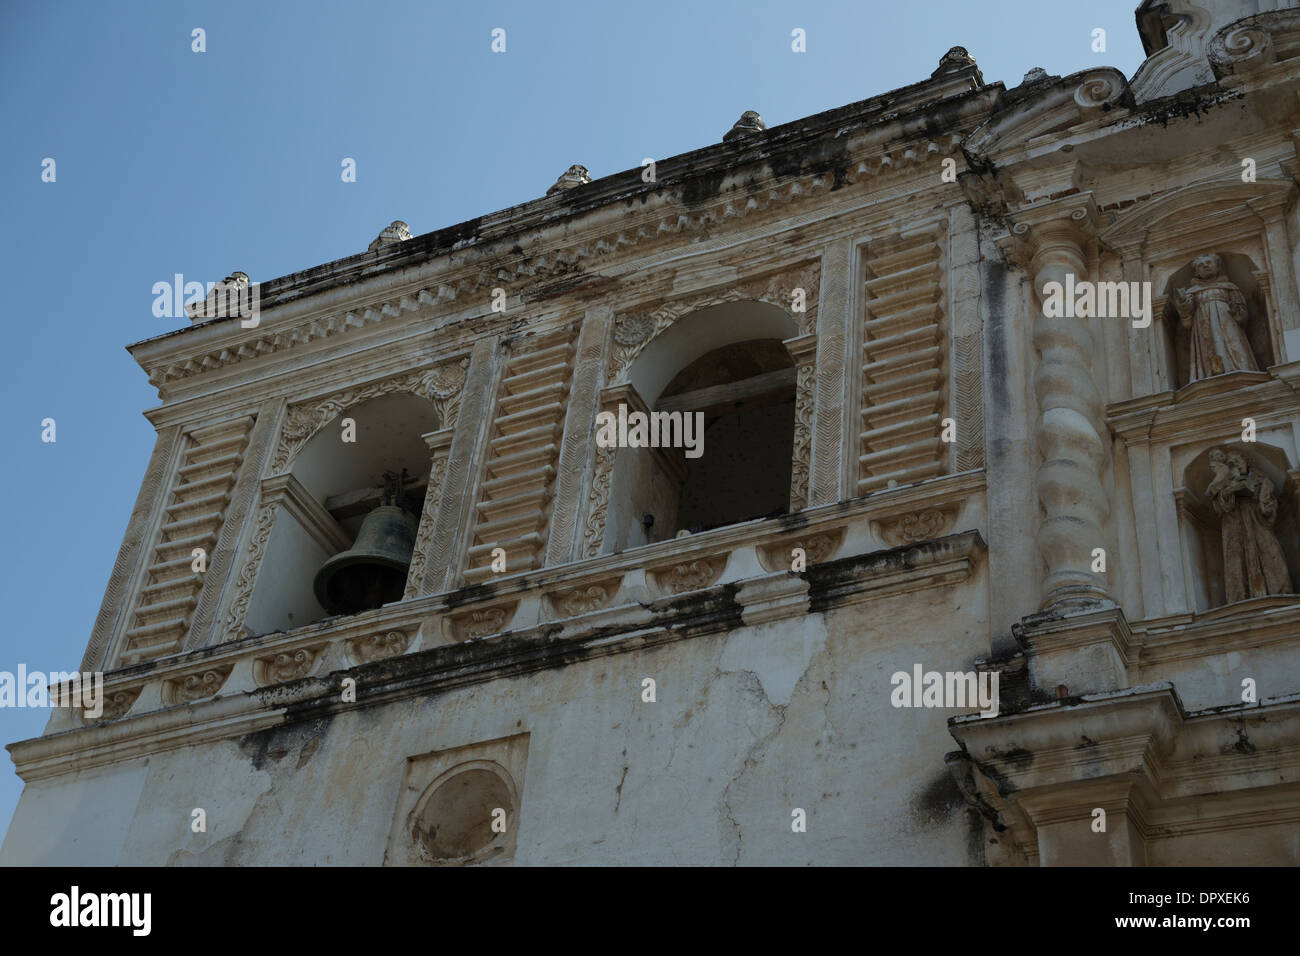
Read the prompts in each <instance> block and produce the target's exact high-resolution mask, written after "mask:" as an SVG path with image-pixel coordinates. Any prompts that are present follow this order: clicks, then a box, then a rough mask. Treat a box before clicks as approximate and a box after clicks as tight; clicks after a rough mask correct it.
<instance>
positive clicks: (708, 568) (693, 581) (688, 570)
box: [650, 554, 727, 594]
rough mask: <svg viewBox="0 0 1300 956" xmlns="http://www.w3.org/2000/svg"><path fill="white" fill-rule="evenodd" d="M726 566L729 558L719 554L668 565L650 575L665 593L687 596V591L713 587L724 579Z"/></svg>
mask: <svg viewBox="0 0 1300 956" xmlns="http://www.w3.org/2000/svg"><path fill="white" fill-rule="evenodd" d="M726 565H727V556H726V555H725V554H717V555H713V556H711V557H706V558H695V559H693V560H690V561H683V562H681V563H680V564H672V565H668V566H667V567H663V568H659V569H657V570H654V571H651V572H650V575H651V577H652V578H653V579H654V582H655V584H656V585H658V587H659V589H660V590H661V591H663V592H664V593H666V594H685V593H686V592H687V591H698V590H700V589H701V588H707V587H710V586H711V585H713V584H714V582H716V581H717V580H718V578H720V577H722V569H723V568H724V567H726Z"/></svg>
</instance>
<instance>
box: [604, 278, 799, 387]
mask: <svg viewBox="0 0 1300 956" xmlns="http://www.w3.org/2000/svg"><path fill="white" fill-rule="evenodd" d="M820 281H821V261H820V260H818V259H810V260H808V261H806V262H800V263H795V264H792V265H788V266H784V267H782V268H780V269H778V270H776V271H771V272H768V273H766V274H764V275H761V276H757V277H755V278H750V279H745V280H742V281H740V282H738V283H737V284H736V285H734V286H732V287H730V288H722V289H714V290H712V291H709V292H705V293H701V294H698V295H693V296H687V297H684V298H680V299H674V300H672V301H671V302H666V303H664V304H663V305H660V306H659V307H658V308H656V309H653V310H650V311H648V312H647V311H644V310H638V311H635V312H632V313H629V314H620V315H619V316H618V318H617V320H616V321H615V323H614V351H613V354H612V356H611V357H610V372H609V376H608V379H607V380H608V381H610V382H619V381H623V380H625V379H626V376H627V373H628V370H629V369H631V367H632V363H633V362H634V361H636V357H637V356H638V355H640V354H641V351H642V349H644V348H645V347H646V346H647V345H649V344H650V342H652V341H653V340H654V338H655V337H656V336H657V335H659V334H660V333H661V332H663V331H664V329H666V328H668V327H669V326H670V325H672V324H673V323H674V322H676V321H677V320H678V319H680V318H682V317H683V316H685V315H689V314H690V313H692V312H698V311H700V310H701V309H707V308H709V307H710V306H714V305H725V304H726V303H728V302H744V301H757V302H766V303H768V304H769V305H774V306H776V307H777V308H779V309H782V310H784V311H785V312H786V313H787V314H789V315H790V317H791V318H792V319H794V321H795V323H796V324H797V325H798V327H799V332H800V333H801V334H807V333H810V332H813V331H815V330H816V328H817V299H818V292H819V284H820ZM795 289H803V291H804V311H803V312H791V311H790V306H791V304H792V302H793V292H794V290H795Z"/></svg>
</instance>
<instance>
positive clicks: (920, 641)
mask: <svg viewBox="0 0 1300 956" xmlns="http://www.w3.org/2000/svg"><path fill="white" fill-rule="evenodd" d="M1136 19H1137V26H1138V29H1139V31H1140V33H1141V37H1142V40H1143V43H1144V46H1145V48H1146V51H1147V54H1148V58H1147V59H1146V61H1145V62H1144V63H1143V65H1142V66H1141V68H1140V69H1139V70H1138V71H1137V72H1136V73H1135V74H1134V75H1133V76H1132V77H1125V76H1124V75H1123V74H1122V73H1120V72H1119V71H1117V70H1114V69H1111V68H1107V67H1098V68H1095V69H1090V70H1087V71H1085V72H1082V73H1076V74H1074V75H1071V76H1056V75H1051V74H1049V73H1048V72H1046V71H1045V70H1042V69H1035V70H1033V71H1031V72H1030V73H1029V74H1028V75H1026V76H1025V78H1024V80H1023V81H1022V82H1020V83H1019V84H1017V85H1015V86H1011V87H1008V86H1006V85H1004V84H1002V83H997V82H986V81H985V79H984V77H983V76H982V75H981V72H980V70H979V68H978V66H977V65H976V63H975V61H974V59H973V58H972V57H971V55H970V54H969V53H968V52H967V51H966V50H964V49H961V48H954V49H952V50H950V51H949V52H948V53H947V54H945V55H944V56H943V58H942V60H941V61H940V63H939V64H938V67H937V69H935V70H934V72H933V73H932V74H931V76H930V77H929V78H928V79H925V80H922V81H920V82H917V83H914V84H912V85H909V86H905V87H903V88H901V89H897V90H894V91H891V92H889V93H885V94H883V95H880V96H875V97H873V98H871V99H868V100H864V101H861V102H857V103H853V104H851V105H849V106H845V107H843V108H840V109H836V110H831V111H829V112H826V113H822V114H819V115H816V116H812V117H808V118H806V119H802V120H799V121H796V122H793V123H788V124H785V125H782V126H775V127H771V128H768V127H766V126H765V124H764V123H763V121H762V119H761V118H760V117H759V115H758V114H757V113H752V112H751V113H746V114H744V115H743V116H742V117H741V118H740V120H739V121H738V122H737V123H736V124H735V125H734V126H733V127H732V128H731V130H730V131H728V132H726V134H725V135H724V136H723V137H722V138H721V141H720V142H719V143H717V144H715V145H713V146H709V147H706V148H703V149H700V150H697V151H695V152H692V153H688V154H684V155H681V156H676V157H672V158H670V159H664V160H660V161H658V162H657V163H655V164H653V165H652V166H647V167H642V168H638V169H632V170H628V171H626V172H623V173H617V174H614V175H611V176H606V177H604V178H600V179H592V178H591V177H590V176H589V174H588V173H587V171H586V170H585V169H584V168H583V167H581V166H573V167H571V168H570V169H569V170H568V171H566V172H565V173H564V174H563V175H561V176H560V178H559V179H558V180H557V181H556V182H555V184H554V185H553V186H552V187H551V188H550V189H549V190H548V191H547V192H546V194H545V196H543V197H542V198H539V199H537V200H534V201H531V202H527V203H524V204H522V205H519V206H516V207H513V208H510V209H506V210H503V211H501V212H497V213H494V214H491V215H486V216H483V217H481V218H479V219H476V220H473V221H470V222H466V223H462V224H460V225H457V226H454V227H451V228H447V229H442V230H440V231H437V232H432V233H428V234H425V235H419V236H412V235H411V232H410V230H409V228H408V227H407V225H406V224H405V223H402V222H394V223H393V224H392V225H391V226H389V227H388V228H386V229H384V230H383V232H382V233H380V235H379V236H378V237H377V238H376V239H375V240H374V241H373V242H372V243H370V247H369V249H367V250H366V251H364V252H358V253H357V254H356V255H353V256H351V257H349V258H346V259H342V260H338V261H335V262H330V263H326V264H324V265H321V266H318V267H316V268H313V269H309V270H306V271H303V272H299V273H295V274H293V275H289V276H285V277H282V278H279V279H274V280H271V281H265V282H260V283H258V284H256V286H253V285H251V284H250V283H249V280H248V277H247V276H245V275H244V274H242V273H236V274H234V275H232V276H231V277H230V278H229V279H228V280H227V281H226V282H225V283H223V284H222V285H221V286H219V287H218V289H217V290H214V295H213V296H210V297H209V301H208V302H207V303H202V304H197V305H195V306H193V307H192V309H191V312H192V315H191V318H192V323H191V325H190V327H188V328H185V329H183V330H179V331H176V332H172V333H169V334H166V335H162V336H159V337H156V338H152V339H148V340H146V341H143V342H139V343H136V344H135V345H132V346H131V347H130V351H131V353H132V355H133V356H134V358H135V359H136V360H137V362H138V363H139V364H140V365H141V367H142V368H143V369H144V370H145V372H146V373H147V374H148V376H149V381H150V382H151V383H152V384H153V385H154V386H156V387H157V389H158V393H159V396H160V399H161V404H160V405H159V406H158V407H156V408H154V409H152V410H150V411H149V412H147V416H148V418H149V420H150V421H151V422H152V423H153V425H154V426H155V427H156V428H157V434H158V438H157V444H156V447H155V450H154V453H153V456H152V458H151V459H150V461H149V465H148V469H147V472H146V474H145V478H144V482H143V486H142V488H141V490H140V494H139V497H138V499H137V501H136V504H135V508H134V511H133V512H132V513H131V518H130V522H129V525H128V528H127V531H126V537H125V540H124V541H123V544H122V548H121V552H120V554H119V556H118V559H117V562H116V564H115V566H114V568H113V571H112V577H111V580H110V582H109V585H108V589H107V592H106V594H105V598H104V602H103V605H102V609H101V612H100V614H99V617H98V619H97V620H96V622H95V626H94V629H93V632H92V634H91V636H90V639H89V642H88V646H87V649H86V654H85V659H84V661H83V664H82V670H84V671H102V672H103V673H104V680H105V691H104V693H105V697H104V707H103V713H102V714H99V715H98V716H97V717H93V718H92V717H87V716H85V715H84V714H82V713H81V712H79V711H77V710H75V709H71V708H61V709H56V710H54V711H53V712H52V717H51V720H50V723H49V725H48V727H47V729H46V731H45V733H44V734H43V735H42V736H40V737H38V738H35V739H32V740H26V741H21V742H18V743H13V744H10V745H9V748H8V749H9V752H10V755H11V757H12V759H13V761H14V764H15V766H16V768H17V772H18V773H19V774H20V775H21V776H22V778H23V779H24V781H25V784H26V787H25V790H24V793H23V796H22V798H21V801H20V803H19V806H18V809H17V812H16V814H15V817H14V820H13V822H12V823H11V825H10V828H9V831H8V834H7V836H6V838H5V841H4V844H3V848H2V849H0V863H4V864H10V865H13V864H52V863H58V864H74V865H113V864H143V865H243V864H291V865H331V864H341V865H416V866H420V865H463V864H488V865H509V864H516V865H538V864H615V865H616V864H700V865H729V864H791V865H806V864H841V865H844V864H848V865H855V864H916V863H923V864H944V865H973V866H984V865H1005V866H1040V865H1059V864H1076V865H1077V864H1086V865H1119V866H1137V865H1173V864H1191V865H1195V864H1209V863H1214V864H1271V865H1278V864H1295V863H1298V862H1300V593H1297V592H1300V487H1298V484H1297V483H1298V482H1300V286H1298V285H1297V271H1298V270H1300V207H1298V206H1297V203H1296V198H1297V180H1296V174H1297V172H1298V171H1300V170H1298V169H1297V166H1298V164H1300V156H1298V155H1297V144H1298V142H1300V140H1298V139H1297V133H1298V131H1300V126H1297V123H1300V99H1298V98H1297V97H1298V95H1300V7H1297V6H1294V5H1292V4H1291V3H1289V2H1280V0H1277V2H1275V0H1197V2H1192V0H1164V2H1151V0H1147V2H1144V3H1143V4H1142V5H1141V6H1140V7H1139V8H1138V10H1137V17H1136ZM250 290H251V291H255V293H256V294H255V295H253V296H251V297H250V296H248V295H247V293H248V292H249V291H250ZM217 292H219V293H220V294H215V293H217ZM250 299H251V301H252V302H254V303H255V304H256V307H255V309H253V310H252V311H247V310H240V309H232V308H230V307H229V303H231V302H247V301H249V300H250ZM216 300H221V302H222V303H224V305H217V306H215V307H214V305H213V303H214V301H216ZM88 808H93V812H90V810H89V809H88Z"/></svg>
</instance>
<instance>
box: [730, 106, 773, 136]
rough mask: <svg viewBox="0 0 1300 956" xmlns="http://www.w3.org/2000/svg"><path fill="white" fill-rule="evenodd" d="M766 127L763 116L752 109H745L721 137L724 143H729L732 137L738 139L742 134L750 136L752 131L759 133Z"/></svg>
mask: <svg viewBox="0 0 1300 956" xmlns="http://www.w3.org/2000/svg"><path fill="white" fill-rule="evenodd" d="M765 129H767V124H766V123H764V122H763V117H761V116H759V115H758V114H757V113H756V112H754V111H753V110H745V112H743V113H741V114H740V119H738V120H736V122H735V124H734V125H733V126H732V127H731V129H730V130H729V131H728V132H727V134H726V135H725V136H723V137H722V141H723V142H724V143H729V142H731V141H732V140H733V139H739V138H740V137H742V136H752V135H753V134H754V133H761V132H763V130H765Z"/></svg>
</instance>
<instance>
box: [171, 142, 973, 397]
mask: <svg viewBox="0 0 1300 956" xmlns="http://www.w3.org/2000/svg"><path fill="white" fill-rule="evenodd" d="M961 141H962V134H961V133H960V132H956V133H951V134H945V135H943V136H939V137H936V138H934V139H930V138H928V137H922V138H920V139H915V140H907V141H903V142H898V141H891V142H889V143H887V144H886V143H883V142H882V143H880V144H878V145H876V146H873V147H872V148H870V149H869V150H868V149H864V150H863V151H862V153H861V155H860V157H857V158H855V159H853V160H850V161H848V162H847V164H846V165H845V167H844V169H843V170H842V175H840V176H839V177H838V179H839V184H840V185H842V186H852V185H854V184H856V183H858V182H859V181H860V180H863V179H866V178H875V177H879V176H886V175H889V174H892V173H896V172H899V171H902V170H906V169H909V168H912V167H916V166H922V165H928V164H931V163H934V162H936V157H938V156H948V155H953V156H955V157H956V158H957V161H958V163H959V164H963V165H964V159H963V158H962V154H961V152H960V144H961ZM836 185H837V175H836V173H835V172H832V171H826V172H817V173H809V174H806V175H803V176H795V177H792V178H790V179H787V180H783V181H781V182H773V183H771V184H770V188H766V189H759V190H757V191H755V192H753V193H752V194H750V195H748V196H738V195H736V194H734V193H728V194H726V195H725V196H724V197H722V198H720V199H719V201H718V202H716V203H714V204H713V205H711V206H707V207H702V208H697V209H693V210H691V211H689V212H688V211H685V210H684V209H683V207H681V206H680V205H678V204H677V203H665V205H664V207H663V210H662V212H660V213H658V214H657V215H654V216H652V217H649V218H647V219H646V220H645V221H643V222H642V223H640V224H637V225H635V227H632V226H622V227H621V228H619V229H616V230H614V231H611V232H607V233H603V234H600V235H594V236H593V235H589V236H586V237H583V238H582V239H579V240H577V241H574V242H572V243H570V244H568V245H565V246H562V247H559V248H552V249H548V250H546V251H544V252H543V253H542V254H540V255H531V256H529V255H520V256H519V257H518V258H514V259H509V260H507V261H501V258H500V257H491V256H490V255H489V254H488V253H486V252H485V254H484V257H485V258H491V261H492V262H493V268H492V269H484V268H481V267H480V268H470V269H466V270H465V271H463V272H460V273H457V274H454V275H453V274H450V272H449V273H448V274H447V275H445V276H441V277H439V279H438V280H437V281H434V282H431V283H429V284H428V285H426V286H424V287H421V288H418V289H412V290H409V291H406V292H403V293H401V294H399V295H396V296H391V297H389V298H386V299H379V300H376V301H374V302H371V303H368V304H358V305H355V306H353V307H352V308H349V309H346V310H343V311H341V312H336V313H334V314H332V315H325V316H321V315H316V316H314V317H311V318H307V319H304V320H302V321H301V322H299V323H298V324H297V325H294V326H292V327H288V328H284V329H281V330H279V331H275V332H271V331H264V332H262V333H261V334H259V335H256V336H255V337H250V338H247V339H245V340H244V341H240V342H238V343H226V344H224V345H221V346H215V347H212V348H209V349H207V350H206V351H202V352H197V353H195V354H193V355H190V356H188V357H186V358H184V359H183V360H182V359H176V360H173V361H162V362H159V363H158V364H156V365H150V366H147V370H148V372H149V382H150V384H152V385H154V386H156V387H161V386H164V385H168V384H170V383H172V382H176V381H180V380H183V379H186V378H190V377H192V376H196V375H202V374H204V373H205V372H208V371H212V370H215V369H220V368H225V367H228V366H231V365H235V364H237V363H239V362H242V361H245V360H246V359H253V358H258V357H260V356H263V355H267V354H271V353H277V352H285V351H288V350H290V349H293V348H296V347H298V346H299V345H305V344H307V343H310V342H315V341H318V340H320V339H325V338H329V337H331V336H335V335H340V334H343V333H346V332H349V331H351V330H353V329H359V328H364V327H365V326H368V325H373V324H375V323H378V322H381V321H384V320H385V319H386V318H390V317H397V316H401V315H404V314H406V313H411V312H418V311H421V310H428V309H441V308H442V307H444V306H445V305H446V304H447V303H454V302H455V301H456V300H457V299H459V298H463V297H465V296H468V295H474V294H476V293H477V292H478V291H479V290H480V289H483V288H494V287H509V286H511V285H512V284H514V283H522V282H527V281H534V280H536V281H541V280H546V279H558V278H562V277H564V276H568V275H572V274H573V272H574V270H575V269H578V268H581V269H584V270H587V271H598V270H599V269H600V268H601V266H600V265H599V264H596V263H593V262H591V261H590V260H596V259H606V258H609V257H611V256H615V255H620V254H622V253H624V252H625V251H626V250H628V249H630V248H637V249H638V250H639V251H644V249H643V247H647V246H653V245H654V244H656V243H665V242H681V241H682V238H681V237H682V235H683V234H690V235H697V234H701V233H705V232H707V231H709V230H712V229H716V228H717V226H718V225H719V224H720V223H729V222H731V221H734V220H740V219H745V218H748V217H751V216H756V215H761V214H763V213H764V212H767V211H768V210H770V209H772V208H774V207H781V206H786V205H790V204H795V203H805V202H808V201H810V200H816V199H821V198H824V197H825V196H827V195H828V194H829V193H830V191H831V189H832V188H834V187H836ZM521 238H522V237H521V234H520V233H510V234H508V235H506V236H504V237H502V238H501V239H500V240H496V242H497V243H498V244H499V245H501V246H502V248H503V249H504V248H508V247H510V246H514V245H517V244H519V243H520V242H521ZM728 301H729V300H728ZM810 301H815V299H811V298H810ZM777 304H781V305H782V307H785V305H786V304H788V300H787V302H786V303H777ZM265 311H269V310H264V312H265Z"/></svg>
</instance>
